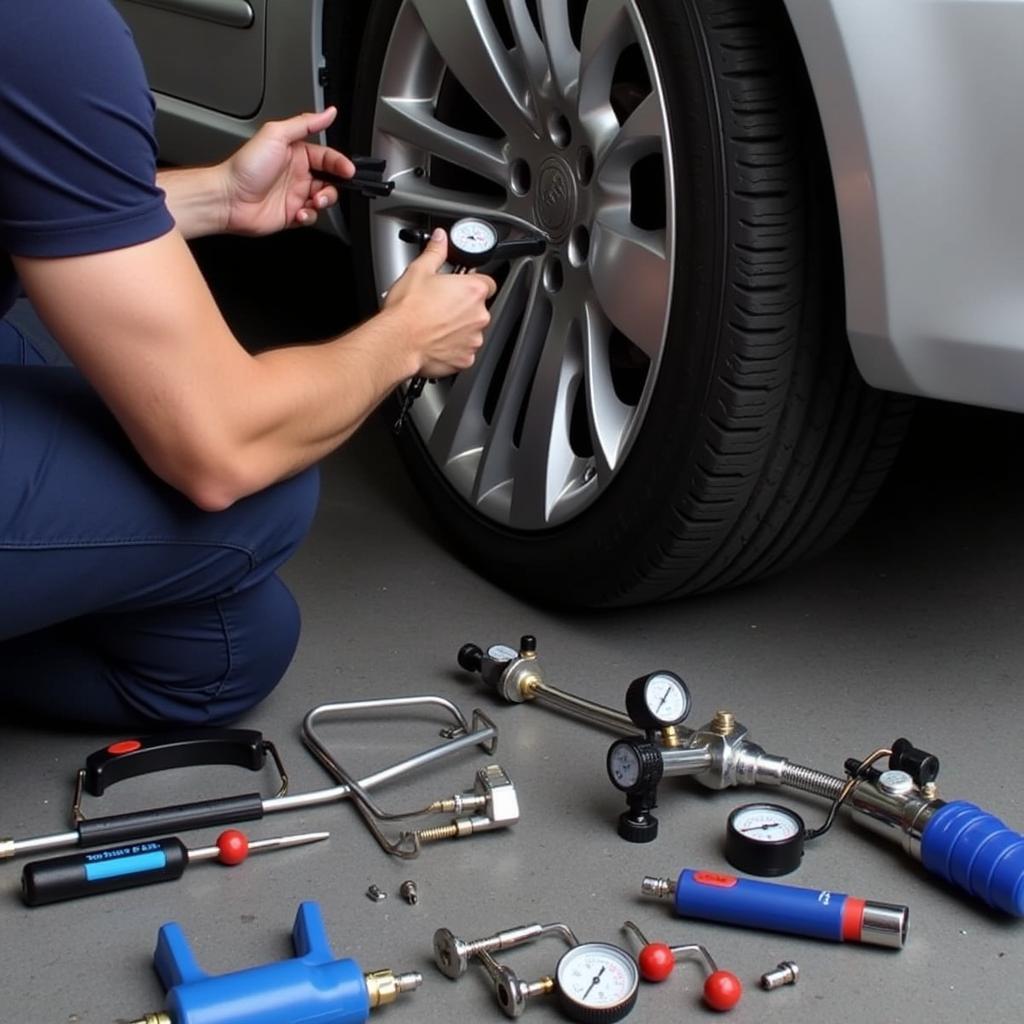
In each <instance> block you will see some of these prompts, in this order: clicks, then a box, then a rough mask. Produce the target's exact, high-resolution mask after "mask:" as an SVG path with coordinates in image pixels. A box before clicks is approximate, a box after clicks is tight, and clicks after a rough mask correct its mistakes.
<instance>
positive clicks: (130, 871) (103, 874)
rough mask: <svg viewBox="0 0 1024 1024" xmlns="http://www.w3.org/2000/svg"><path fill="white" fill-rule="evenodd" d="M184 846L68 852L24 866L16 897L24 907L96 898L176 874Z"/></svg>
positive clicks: (160, 842) (173, 842)
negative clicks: (18, 893)
mask: <svg viewBox="0 0 1024 1024" xmlns="http://www.w3.org/2000/svg"><path fill="white" fill-rule="evenodd" d="M187 866H188V850H187V848H186V847H185V844H184V843H183V842H182V841H181V840H180V839H175V838H173V837H171V838H168V839H153V840H150V841H148V842H142V843H130V844H127V845H123V846H115V847H111V848H108V849H105V850H95V851H94V852H92V853H73V854H69V855H68V856H66V857H55V858H53V859H52V860H37V861H32V862H31V863H30V864H26V865H25V867H24V868H23V869H22V872H21V898H22V899H23V900H24V901H25V903H27V904H28V906H30V907H41V906H44V905H45V904H47V903H59V902H61V901H63V900H76V899H79V898H81V897H82V896H97V895H99V894H100V893H104V892H116V891H117V890H118V889H131V888H133V887H135V886H140V885H152V884H154V883H155V882H170V881H173V880H174V879H176V878H181V876H182V875H183V874H184V873H185V868H186V867H187Z"/></svg>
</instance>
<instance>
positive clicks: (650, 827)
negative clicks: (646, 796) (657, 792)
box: [618, 800, 658, 843]
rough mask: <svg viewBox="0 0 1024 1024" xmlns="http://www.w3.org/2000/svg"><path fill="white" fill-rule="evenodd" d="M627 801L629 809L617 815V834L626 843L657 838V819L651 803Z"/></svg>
mask: <svg viewBox="0 0 1024 1024" xmlns="http://www.w3.org/2000/svg"><path fill="white" fill-rule="evenodd" d="M645 803H646V802H634V801H632V800H630V801H629V805H630V806H629V810H627V811H623V812H622V813H621V814H620V815H619V828H618V832H619V836H620V837H621V838H623V839H625V840H626V842H627V843H651V842H654V840H655V839H657V838H658V819H657V818H656V817H655V816H654V815H653V814H651V810H650V808H651V804H646V806H645Z"/></svg>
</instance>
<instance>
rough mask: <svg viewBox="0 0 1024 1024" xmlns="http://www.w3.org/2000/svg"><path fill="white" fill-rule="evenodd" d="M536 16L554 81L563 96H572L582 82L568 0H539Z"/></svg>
mask: <svg viewBox="0 0 1024 1024" xmlns="http://www.w3.org/2000/svg"><path fill="white" fill-rule="evenodd" d="M537 15H538V17H539V20H540V27H541V34H542V36H543V37H544V48H545V50H546V51H547V62H548V68H549V69H550V72H551V80H552V82H553V84H554V87H555V89H556V90H557V91H558V92H559V93H560V94H561V95H562V96H563V97H565V98H566V99H571V98H572V96H573V94H574V93H575V92H576V89H577V83H578V82H579V75H580V51H579V50H577V49H576V44H575V43H574V42H573V39H572V32H571V31H570V29H569V12H568V6H567V5H566V2H565V0H538V2H537Z"/></svg>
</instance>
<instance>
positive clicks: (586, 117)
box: [579, 0, 635, 152]
mask: <svg viewBox="0 0 1024 1024" xmlns="http://www.w3.org/2000/svg"><path fill="white" fill-rule="evenodd" d="M634 39H635V32H634V29H633V26H632V23H631V17H630V12H629V9H628V6H627V2H626V0H590V3H588V4H587V10H586V14H585V15H584V19H583V37H582V42H581V44H580V84H579V116H580V120H581V122H582V123H583V124H584V125H585V126H586V127H587V129H588V131H589V132H590V133H591V136H592V140H593V148H594V150H595V152H597V151H599V150H601V149H603V148H604V147H605V145H607V140H608V139H609V138H610V137H611V136H612V135H614V134H615V133H616V132H617V131H618V130H619V122H618V118H616V116H615V112H614V110H613V109H612V105H611V89H612V79H613V77H614V75H615V67H616V65H617V63H618V60H619V57H620V55H621V54H622V51H623V50H624V49H625V48H626V47H627V46H628V45H629V44H630V43H632V42H633V41H634Z"/></svg>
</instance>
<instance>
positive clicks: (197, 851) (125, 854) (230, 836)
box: [21, 828, 331, 907]
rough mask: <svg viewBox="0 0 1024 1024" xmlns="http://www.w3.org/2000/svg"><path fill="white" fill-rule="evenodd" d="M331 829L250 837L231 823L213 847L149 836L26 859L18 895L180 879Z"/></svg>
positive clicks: (32, 899) (51, 896) (33, 900)
mask: <svg viewBox="0 0 1024 1024" xmlns="http://www.w3.org/2000/svg"><path fill="white" fill-rule="evenodd" d="M330 834H331V833H330V832H307V833H304V834H303V835H297V836H277V837H275V838H273V839H258V840H256V842H252V843H251V842H249V838H248V836H246V835H245V833H244V832H239V831H238V829H234V828H230V829H227V830H226V831H225V832H222V833H221V834H220V835H219V836H218V837H217V843H216V845H215V846H201V847H194V848H193V849H189V848H188V847H187V846H186V845H185V844H184V843H183V842H182V841H181V840H180V839H178V838H176V837H173V836H172V837H170V838H167V839H151V840H148V841H145V842H141V843H130V844H127V845H125V846H114V847H108V848H107V849H104V850H93V851H92V852H90V853H73V854H71V855H70V856H67V857H53V858H51V859H50V860H36V861H30V862H29V863H28V864H26V865H25V866H24V867H23V868H22V869H21V898H22V899H23V900H24V901H25V903H26V904H28V906H30V907H41V906H43V905H45V904H47V903H59V902H62V901H63V900H74V899H78V898H80V897H82V896H98V895H99V894H100V893H105V892H116V891H118V890H119V889H133V888H137V887H139V886H143V885H154V884H155V883H157V882H171V881H174V880H175V879H178V878H181V876H182V875H183V874H184V873H185V869H186V868H187V867H190V866H191V865H192V864H198V863H200V862H201V861H204V860H218V861H220V862H221V864H226V865H228V866H229V867H235V866H236V865H238V864H241V863H242V861H244V860H245V859H246V858H247V857H248V856H249V854H250V853H265V852H268V851H270V850H284V849H287V848H289V847H292V846H302V845H305V844H306V843H316V842H319V841H320V840H322V839H327V838H328V837H329V836H330Z"/></svg>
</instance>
